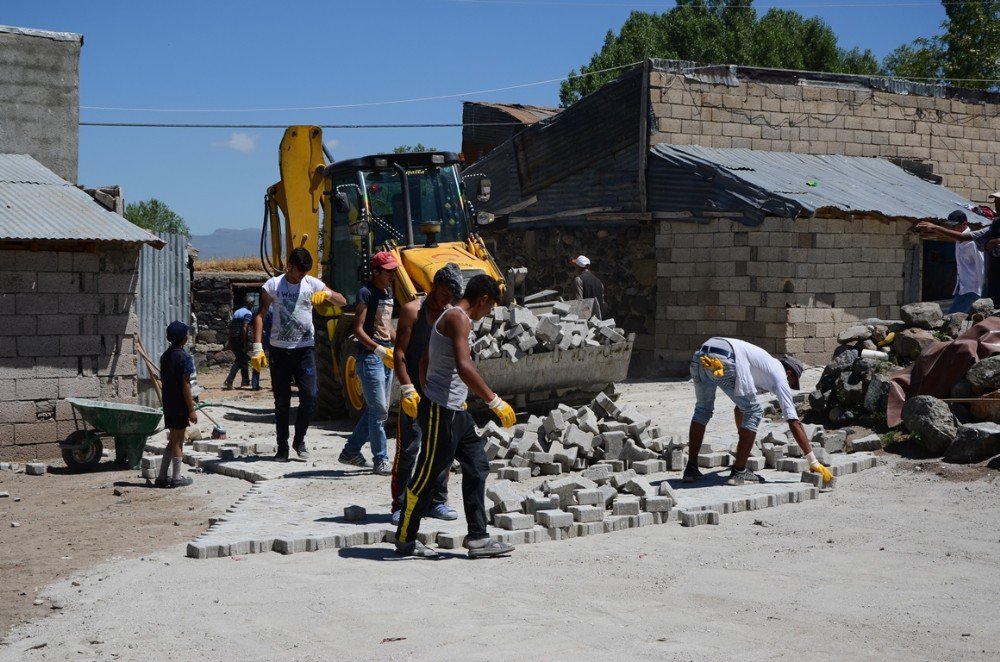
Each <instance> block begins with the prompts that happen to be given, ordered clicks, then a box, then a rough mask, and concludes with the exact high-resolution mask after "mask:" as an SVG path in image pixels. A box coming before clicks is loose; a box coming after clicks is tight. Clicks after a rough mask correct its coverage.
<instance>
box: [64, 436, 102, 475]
mask: <svg viewBox="0 0 1000 662" xmlns="http://www.w3.org/2000/svg"><path fill="white" fill-rule="evenodd" d="M66 444H67V445H73V446H82V447H81V448H64V449H62V457H63V462H65V463H66V467H67V468H69V469H70V470H71V471H91V470H93V469H95V468H96V467H97V465H98V464H100V463H101V458H102V457H103V455H104V447H103V446H102V445H101V438H100V437H98V436H97V435H96V434H94V433H93V432H91V431H90V430H77V431H76V432H74V433H72V434H70V435H69V436H68V437H66Z"/></svg>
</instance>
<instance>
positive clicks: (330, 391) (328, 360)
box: [313, 315, 347, 421]
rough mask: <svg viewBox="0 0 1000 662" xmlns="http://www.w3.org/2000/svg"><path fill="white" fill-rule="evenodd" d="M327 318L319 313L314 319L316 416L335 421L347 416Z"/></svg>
mask: <svg viewBox="0 0 1000 662" xmlns="http://www.w3.org/2000/svg"><path fill="white" fill-rule="evenodd" d="M327 319H328V318H325V317H320V316H319V315H317V316H315V318H314V320H313V326H314V327H315V329H316V335H315V340H316V385H317V387H318V390H319V393H318V394H317V396H316V413H315V414H314V418H315V419H316V420H318V421H335V420H339V419H342V418H346V417H347V408H346V407H344V393H343V389H342V387H341V385H340V383H339V382H338V381H337V377H336V371H335V368H334V365H335V364H334V360H333V345H332V343H331V342H330V337H329V334H328V333H327V329H326V322H327Z"/></svg>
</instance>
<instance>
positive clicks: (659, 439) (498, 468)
mask: <svg viewBox="0 0 1000 662" xmlns="http://www.w3.org/2000/svg"><path fill="white" fill-rule="evenodd" d="M617 399H618V394H617V392H616V391H615V390H614V387H611V388H609V389H606V390H605V391H602V392H601V393H598V394H597V397H595V398H594V399H593V400H591V401H590V403H588V404H586V405H584V406H583V407H580V408H579V409H573V408H572V407H568V406H566V405H563V404H560V405H559V406H558V407H557V408H556V409H553V410H552V411H550V412H549V414H548V416H545V417H544V418H543V417H540V416H532V417H531V418H529V419H528V421H527V422H526V423H519V424H517V425H516V426H514V427H513V428H510V429H506V428H502V427H500V426H498V425H497V424H496V423H494V422H493V421H490V422H489V423H487V424H486V427H485V428H483V430H482V431H481V436H482V437H483V438H484V439H485V442H486V455H487V457H488V458H489V460H490V469H491V470H492V471H495V472H496V473H497V476H498V477H499V478H505V479H508V480H511V481H524V480H527V479H529V478H531V477H532V476H558V475H560V474H564V473H569V472H571V471H583V470H586V469H588V468H591V467H594V466H595V465H598V464H599V465H602V467H604V468H605V469H606V470H608V471H610V472H620V471H623V470H625V469H632V470H634V472H635V473H636V474H640V475H641V474H651V473H656V472H659V471H666V470H667V469H669V468H671V467H672V468H674V469H679V468H681V466H682V465H681V462H682V456H683V452H684V447H685V441H684V440H683V439H681V438H680V437H678V436H671V435H666V434H664V433H663V431H662V430H661V429H660V428H659V426H656V425H653V424H652V423H651V421H650V420H649V417H648V416H644V415H643V414H640V413H639V412H638V411H637V410H636V409H635V408H633V407H628V406H625V407H619V405H618V404H617V402H616V400H617Z"/></svg>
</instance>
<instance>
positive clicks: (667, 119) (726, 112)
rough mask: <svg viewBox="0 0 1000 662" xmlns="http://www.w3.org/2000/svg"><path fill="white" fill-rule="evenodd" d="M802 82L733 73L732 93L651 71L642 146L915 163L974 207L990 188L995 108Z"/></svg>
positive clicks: (999, 116) (998, 124) (996, 135)
mask: <svg viewBox="0 0 1000 662" xmlns="http://www.w3.org/2000/svg"><path fill="white" fill-rule="evenodd" d="M788 76H789V77H792V76H794V74H793V72H788ZM808 76H809V74H807V73H803V74H802V78H801V79H800V80H799V81H791V82H780V83H779V82H762V81H758V80H751V79H744V77H743V76H742V75H741V80H740V83H739V85H738V86H735V87H733V86H728V85H725V84H723V83H721V82H719V83H717V84H713V83H706V82H699V81H695V80H689V79H687V78H685V77H684V76H681V75H676V74H671V73H667V72H665V71H656V70H655V69H654V71H652V72H651V74H650V90H649V94H650V106H651V112H652V115H653V118H652V120H651V122H650V143H651V144H655V143H658V142H669V143H674V144H680V145H687V144H694V145H702V146H705V147H739V148H746V149H759V150H771V151H776V152H799V153H804V154H805V153H808V154H843V155H845V156H874V157H882V158H903V159H915V160H922V161H927V162H930V163H932V164H933V166H934V173H935V174H937V175H941V176H942V177H943V178H944V181H943V184H944V185H945V186H947V187H948V188H950V189H952V190H954V191H955V192H956V193H959V194H961V195H964V196H965V197H967V198H969V199H970V200H976V201H981V202H985V200H986V195H988V194H989V193H992V192H993V191H995V190H996V189H997V188H998V186H1000V162H998V159H1000V154H998V151H997V149H996V141H997V140H998V139H1000V105H998V104H992V103H977V102H966V101H960V100H957V99H942V98H937V97H931V96H920V95H918V94H893V93H889V92H882V91H879V90H873V89H869V88H867V87H864V86H862V85H857V86H853V87H852V86H847V85H841V86H840V87H830V86H821V85H816V84H809V83H808V80H807V79H808Z"/></svg>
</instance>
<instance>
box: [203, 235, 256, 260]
mask: <svg viewBox="0 0 1000 662" xmlns="http://www.w3.org/2000/svg"><path fill="white" fill-rule="evenodd" d="M191 245H192V246H194V247H195V248H197V249H198V259H200V260H209V259H211V258H213V257H246V256H256V255H259V254H260V228H246V229H243V230H231V229H228V228H220V229H218V230H216V231H215V232H213V233H212V234H193V235H191Z"/></svg>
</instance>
